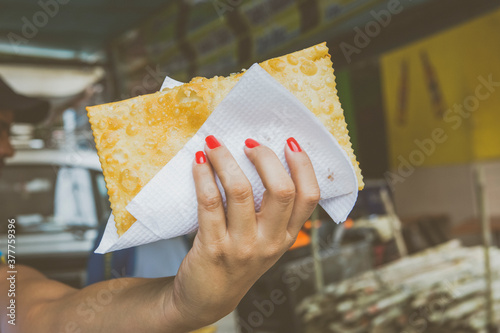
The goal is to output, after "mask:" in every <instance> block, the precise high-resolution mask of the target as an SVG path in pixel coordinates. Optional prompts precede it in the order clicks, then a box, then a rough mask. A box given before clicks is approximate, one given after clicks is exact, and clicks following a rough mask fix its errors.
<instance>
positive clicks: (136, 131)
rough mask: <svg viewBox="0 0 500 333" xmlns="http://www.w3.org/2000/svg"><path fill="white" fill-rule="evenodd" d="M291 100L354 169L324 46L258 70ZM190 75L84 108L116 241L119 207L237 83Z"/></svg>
mask: <svg viewBox="0 0 500 333" xmlns="http://www.w3.org/2000/svg"><path fill="white" fill-rule="evenodd" d="M259 65H260V66H261V67H262V68H263V69H265V70H266V71H267V72H268V73H269V74H271V75H272V76H273V77H274V78H275V79H276V80H277V81H278V82H280V83H281V84H282V85H283V86H284V87H285V88H287V89H288V90H289V91H290V92H291V93H292V94H293V95H294V96H295V97H297V99H299V100H300V101H301V102H302V103H303V104H304V105H305V106H306V107H307V108H308V109H309V110H311V112H313V113H314V114H315V115H316V117H318V119H319V120H320V121H321V122H322V123H323V125H324V126H325V127H326V128H327V129H328V130H329V131H330V133H332V135H333V136H334V137H335V138H336V139H337V141H338V142H339V144H340V146H341V147H342V148H343V149H344V150H345V151H346V152H347V155H348V156H349V158H350V159H351V162H352V164H353V166H354V170H355V171H356V175H357V178H358V184H359V189H360V190H361V189H362V188H363V187H364V184H363V178H362V175H361V170H360V168H359V165H358V162H357V161H356V156H355V155H354V152H353V150H352V147H351V142H350V138H349V133H348V131H347V125H346V122H345V118H344V112H343V110H342V107H341V105H340V102H339V99H338V97H337V89H336V84H335V76H334V74H333V68H332V62H331V60H330V55H329V53H328V48H327V47H326V43H321V44H318V45H316V46H313V47H310V48H307V49H304V50H301V51H297V52H294V53H291V54H289V55H285V56H282V57H278V58H274V59H270V60H267V61H264V62H262V63H260V64H259ZM241 75H242V74H241V73H240V74H233V75H231V76H228V77H220V76H216V77H213V78H211V79H206V78H201V77H195V78H193V79H192V80H191V82H189V83H186V84H183V85H182V86H178V87H175V88H172V89H165V90H163V91H160V92H157V93H154V94H150V95H144V96H139V97H136V98H132V99H128V100H124V101H120V102H116V103H110V104H103V105H98V106H93V107H88V108H87V111H88V116H89V119H90V124H91V127H92V131H93V134H94V139H95V143H96V148H97V152H98V154H99V159H100V162H101V166H102V169H103V172H104V178H105V180H106V186H107V188H108V194H109V198H110V202H111V208H112V209H113V215H114V217H115V222H116V228H117V230H118V234H119V235H122V234H123V233H124V232H125V231H127V230H128V228H129V227H130V226H131V225H132V224H133V223H134V222H135V218H134V217H133V216H132V215H131V214H130V213H128V211H127V210H126V208H125V207H126V206H127V204H128V203H129V202H130V201H131V200H132V198H134V197H135V195H137V193H139V191H140V190H141V189H142V188H143V187H144V186H145V185H146V184H147V183H148V182H149V180H151V178H153V176H154V175H155V174H156V173H157V172H158V171H160V169H161V168H162V167H163V166H164V165H165V164H167V163H168V161H169V160H170V159H171V158H173V157H174V156H175V154H176V153H177V152H178V151H179V150H181V149H182V147H183V146H184V145H185V144H186V143H187V142H188V141H189V139H190V138H191V137H192V136H193V135H194V134H195V133H196V132H197V131H198V129H199V128H200V127H201V125H202V124H203V123H204V122H205V120H206V119H207V118H208V116H209V115H210V114H211V112H212V111H213V110H214V109H215V107H216V106H217V105H218V104H219V103H220V102H221V101H222V100H223V99H224V97H225V96H226V95H227V94H228V93H229V91H230V90H231V89H232V88H233V86H234V85H235V84H236V82H238V80H239V78H240V77H241Z"/></svg>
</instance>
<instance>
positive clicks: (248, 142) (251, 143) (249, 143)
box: [245, 138, 260, 148]
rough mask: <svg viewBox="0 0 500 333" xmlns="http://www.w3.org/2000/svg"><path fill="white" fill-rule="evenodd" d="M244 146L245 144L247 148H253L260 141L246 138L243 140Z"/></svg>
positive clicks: (258, 144)
mask: <svg viewBox="0 0 500 333" xmlns="http://www.w3.org/2000/svg"><path fill="white" fill-rule="evenodd" d="M245 146H247V147H248V148H255V147H257V146H260V143H258V142H257V141H255V140H254V139H250V138H248V139H246V140H245Z"/></svg>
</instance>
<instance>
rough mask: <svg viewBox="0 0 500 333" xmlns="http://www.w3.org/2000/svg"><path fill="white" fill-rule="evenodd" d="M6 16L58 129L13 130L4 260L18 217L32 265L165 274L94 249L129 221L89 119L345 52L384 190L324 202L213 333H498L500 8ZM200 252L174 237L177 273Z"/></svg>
mask: <svg viewBox="0 0 500 333" xmlns="http://www.w3.org/2000/svg"><path fill="white" fill-rule="evenodd" d="M0 8H1V10H0V32H1V33H0V76H1V77H2V79H3V80H4V81H5V82H6V83H7V84H8V85H9V86H10V87H11V88H12V89H14V90H15V91H16V92H17V93H18V94H23V95H26V96H32V97H37V98H41V99H44V100H47V101H49V102H50V105H51V109H50V114H49V116H48V117H47V118H46V119H44V120H43V121H42V122H41V123H39V124H37V125H31V124H24V123H15V124H13V126H12V128H11V143H12V144H13V146H14V147H15V149H16V155H15V156H14V157H13V158H9V159H7V160H6V167H5V168H4V170H3V173H2V175H1V176H0V226H1V230H0V232H1V233H2V235H3V236H2V235H0V249H1V250H2V251H4V252H5V251H6V249H7V236H6V234H7V221H8V219H9V218H15V219H16V223H17V249H18V253H17V255H18V258H17V260H18V263H24V264H27V265H30V266H33V267H36V268H38V269H40V270H41V271H42V272H44V273H45V274H47V275H48V276H49V277H51V278H54V279H57V280H60V281H63V282H65V283H68V284H71V285H73V286H76V287H83V286H85V285H87V284H89V283H92V282H96V281H99V280H103V279H109V278H116V277H119V276H125V275H126V276H151V277H152V276H153V274H149V275H148V274H147V273H144V272H151V270H152V268H148V267H146V266H148V265H149V266H151V267H157V266H158V265H164V261H161V260H160V259H162V260H164V258H158V259H156V258H155V257H154V255H152V256H148V257H147V259H144V258H145V255H144V253H145V252H142V254H141V251H139V250H138V249H131V250H129V251H119V252H116V253H112V254H106V255H104V256H100V255H92V254H91V253H92V252H93V249H95V246H96V242H97V241H98V239H99V238H98V237H99V234H100V233H102V230H103V226H104V225H105V223H106V221H107V218H108V216H109V214H110V208H109V202H108V198H107V193H106V192H107V190H106V187H105V182H104V178H103V176H102V173H101V169H100V164H99V161H98V158H97V154H96V152H95V148H94V143H93V137H92V133H91V130H90V125H89V122H88V118H87V115H86V111H85V107H86V106H88V105H96V104H101V103H106V102H112V101H118V100H122V99H126V98H130V97H134V96H137V95H142V94H147V93H152V92H155V91H157V90H158V89H159V88H160V86H161V84H162V82H163V79H164V78H165V76H170V77H172V78H173V79H176V80H179V81H183V82H186V81H189V80H190V79H191V78H192V77H194V76H206V77H211V76H214V75H227V74H230V73H234V72H238V71H240V70H241V69H242V68H248V67H249V66H250V65H251V64H252V63H254V62H259V61H263V60H266V59H268V58H271V57H274V56H279V55H283V54H286V53H289V52H293V51H297V50H300V49H302V48H305V47H308V46H312V45H314V44H316V43H320V42H323V41H326V42H327V46H328V47H329V48H330V53H331V55H332V61H333V65H334V69H335V75H336V78H337V89H338V94H339V97H340V100H341V103H342V106H343V108H344V112H345V117H346V120H347V123H348V128H349V132H350V136H351V141H352V143H353V146H354V150H355V153H356V156H357V157H358V160H359V162H360V166H361V169H362V171H363V175H364V177H365V179H366V180H367V181H366V183H367V186H366V188H365V190H363V191H362V192H360V194H359V200H358V203H357V205H356V207H355V209H354V210H353V212H352V214H351V216H350V218H349V219H348V221H347V222H346V223H344V224H341V225H338V226H337V225H335V224H334V223H333V222H332V221H331V220H329V218H328V216H327V215H326V214H325V213H324V212H323V211H321V209H317V211H316V212H315V214H313V216H312V218H311V221H309V222H308V223H306V225H305V227H304V229H303V230H302V231H301V234H300V236H299V240H298V242H297V243H296V244H295V245H294V246H293V247H292V249H290V251H288V252H287V253H286V254H285V256H283V258H282V259H280V261H279V262H278V263H277V264H276V265H275V266H274V267H273V269H271V270H270V271H269V272H268V273H266V274H265V275H264V276H263V277H262V278H261V279H260V280H259V281H258V282H257V283H256V284H255V286H254V287H253V288H252V289H251V290H250V291H249V293H248V294H247V295H246V296H245V298H244V300H243V301H242V302H241V304H240V306H239V307H238V309H237V311H235V312H234V313H233V314H231V315H230V316H228V317H227V318H225V319H224V320H222V321H221V322H219V323H217V324H216V325H215V326H213V327H210V328H207V329H206V331H207V332H214V331H217V332H245V333H246V332H261V333H263V332H297V333H298V332H347V333H351V332H352V333H357V332H412V333H413V332H498V326H497V325H498V322H499V321H500V251H499V250H498V246H499V244H500V205H499V202H500V131H499V130H498V129H499V128H500V111H499V110H500V43H499V39H498V32H499V31H500V3H499V2H497V1H492V0H475V1H467V0H440V1H438V0H389V1H387V0H208V1H204V0H163V1H162V0H142V1H138V2H130V1H117V0H41V1H29V0H0ZM191 239H192V237H191V238H190V237H186V238H183V239H181V240H179V242H178V243H175V244H172V243H170V245H169V246H171V247H172V248H174V249H180V248H182V249H183V250H179V251H178V253H177V254H176V255H177V257H175V258H172V259H171V266H172V267H173V268H172V269H173V273H172V274H175V271H176V267H178V263H179V262H180V260H182V256H183V251H185V250H186V249H188V248H189V244H190V240H191ZM174 252H175V251H174ZM169 260H170V259H169ZM141 265H142V266H141ZM117 272H118V273H117ZM157 274H159V275H161V274H166V273H164V272H163V273H162V272H160V273H157Z"/></svg>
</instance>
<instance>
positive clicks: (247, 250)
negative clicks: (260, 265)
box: [236, 246, 255, 263]
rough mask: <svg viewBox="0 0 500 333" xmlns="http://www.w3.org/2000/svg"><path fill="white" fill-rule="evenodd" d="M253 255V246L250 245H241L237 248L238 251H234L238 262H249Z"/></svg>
mask: <svg viewBox="0 0 500 333" xmlns="http://www.w3.org/2000/svg"><path fill="white" fill-rule="evenodd" d="M254 257H255V252H254V250H253V248H251V247H248V246H246V247H241V248H239V249H238V251H237V252H236V259H237V260H238V261H239V262H244V263H246V262H249V261H251V260H252V258H254Z"/></svg>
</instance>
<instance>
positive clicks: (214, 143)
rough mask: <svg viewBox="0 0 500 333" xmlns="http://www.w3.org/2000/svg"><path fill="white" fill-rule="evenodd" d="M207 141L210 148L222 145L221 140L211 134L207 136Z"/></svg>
mask: <svg viewBox="0 0 500 333" xmlns="http://www.w3.org/2000/svg"><path fill="white" fill-rule="evenodd" d="M205 142H206V143H207V146H208V148H210V149H215V148H217V147H220V143H219V141H217V139H216V138H215V136H213V135H209V136H207V137H206V138H205Z"/></svg>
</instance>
